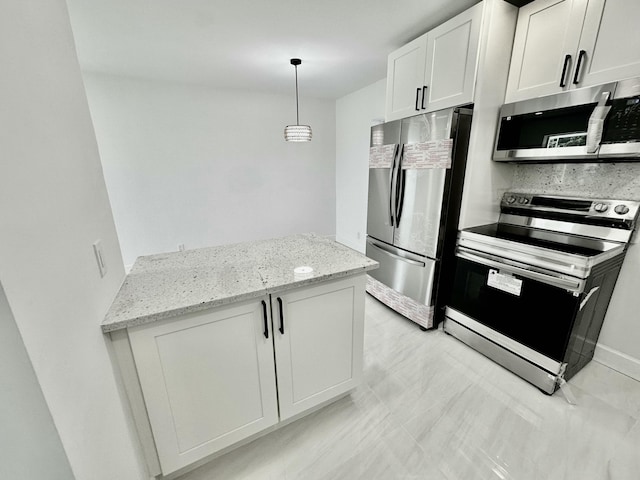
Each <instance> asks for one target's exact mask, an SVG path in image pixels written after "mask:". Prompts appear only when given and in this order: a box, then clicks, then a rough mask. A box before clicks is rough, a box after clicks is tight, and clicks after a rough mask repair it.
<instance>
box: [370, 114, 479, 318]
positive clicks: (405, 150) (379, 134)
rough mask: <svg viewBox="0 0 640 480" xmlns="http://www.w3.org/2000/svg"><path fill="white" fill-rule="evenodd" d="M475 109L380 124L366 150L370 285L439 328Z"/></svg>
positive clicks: (410, 313)
mask: <svg viewBox="0 0 640 480" xmlns="http://www.w3.org/2000/svg"><path fill="white" fill-rule="evenodd" d="M471 117H472V111H471V110H470V109H468V108H455V109H454V108H451V109H446V110H441V111H437V112H432V113H428V114H423V115H417V116H414V117H410V118H405V119H402V120H397V121H394V122H388V123H384V124H381V125H376V126H374V127H372V129H371V141H370V147H371V148H370V156H369V166H370V168H369V205H368V212H367V247H366V254H367V256H368V257H370V258H373V259H374V260H377V261H378V262H379V263H380V267H379V268H378V269H377V270H375V271H372V272H371V273H370V276H369V277H368V282H367V291H368V292H369V293H370V294H371V295H373V296H374V297H376V298H377V299H378V300H380V301H382V302H383V303H385V304H387V305H388V306H390V307H391V308H393V309H395V310H396V311H398V312H399V313H401V314H403V315H404V316H406V317H407V318H409V319H411V320H413V321H414V322H416V323H418V324H419V325H420V326H421V327H422V328H423V329H427V328H431V327H433V326H434V323H436V322H434V320H435V319H434V317H435V315H436V313H437V312H436V305H442V306H443V305H444V304H443V303H441V302H439V299H440V298H441V295H442V290H441V289H439V288H438V287H439V285H441V284H442V283H446V275H447V273H448V271H447V270H446V268H444V267H443V265H445V264H447V262H450V261H452V260H453V251H454V248H455V239H456V234H457V225H458V218H459V211H460V200H461V196H462V182H463V180H464V178H463V177H464V170H465V163H466V157H467V147H468V143H469V132H470V129H471Z"/></svg>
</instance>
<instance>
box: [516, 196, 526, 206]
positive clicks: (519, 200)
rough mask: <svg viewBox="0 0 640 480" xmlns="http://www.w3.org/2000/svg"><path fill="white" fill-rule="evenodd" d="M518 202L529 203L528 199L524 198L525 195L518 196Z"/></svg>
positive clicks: (521, 203)
mask: <svg viewBox="0 0 640 480" xmlns="http://www.w3.org/2000/svg"><path fill="white" fill-rule="evenodd" d="M518 203H519V204H520V205H526V204H527V203H529V199H528V198H526V197H519V198H518Z"/></svg>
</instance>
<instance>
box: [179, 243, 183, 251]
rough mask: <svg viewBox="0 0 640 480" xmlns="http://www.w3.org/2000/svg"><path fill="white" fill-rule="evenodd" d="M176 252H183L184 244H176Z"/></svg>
mask: <svg viewBox="0 0 640 480" xmlns="http://www.w3.org/2000/svg"><path fill="white" fill-rule="evenodd" d="M178 251H179V252H184V243H180V244H178Z"/></svg>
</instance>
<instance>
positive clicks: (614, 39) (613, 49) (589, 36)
mask: <svg viewBox="0 0 640 480" xmlns="http://www.w3.org/2000/svg"><path fill="white" fill-rule="evenodd" d="M638 18H640V1H638V0H606V1H605V0H589V6H588V7H587V12H586V14H585V19H584V27H583V29H582V36H581V38H580V45H579V47H578V54H579V53H580V52H581V51H584V52H586V53H585V58H584V61H583V66H582V68H581V69H580V74H579V78H578V81H579V86H584V87H586V86H590V85H599V84H601V83H607V82H612V81H616V80H622V79H625V78H631V77H638V76H640V28H638Z"/></svg>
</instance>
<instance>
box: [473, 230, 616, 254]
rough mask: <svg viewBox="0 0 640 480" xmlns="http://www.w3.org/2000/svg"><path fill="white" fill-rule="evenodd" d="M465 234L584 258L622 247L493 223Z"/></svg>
mask: <svg viewBox="0 0 640 480" xmlns="http://www.w3.org/2000/svg"><path fill="white" fill-rule="evenodd" d="M463 232H469V233H475V234H479V235H485V236H488V237H493V238H497V239H500V240H509V241H512V242H518V243H523V244H526V245H531V246H535V247H541V248H546V249H551V250H556V251H559V252H565V253H570V254H573V255H581V256H584V257H594V256H596V255H599V254H601V253H603V252H607V251H609V250H611V249H613V248H616V247H620V244H617V243H615V242H607V241H603V240H598V239H594V238H588V237H581V236H577V235H571V234H567V233H560V232H553V231H549V230H541V229H536V228H530V227H522V226H517V225H510V224H506V223H491V224H488V225H481V226H478V227H471V228H465V229H464V230H463Z"/></svg>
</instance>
